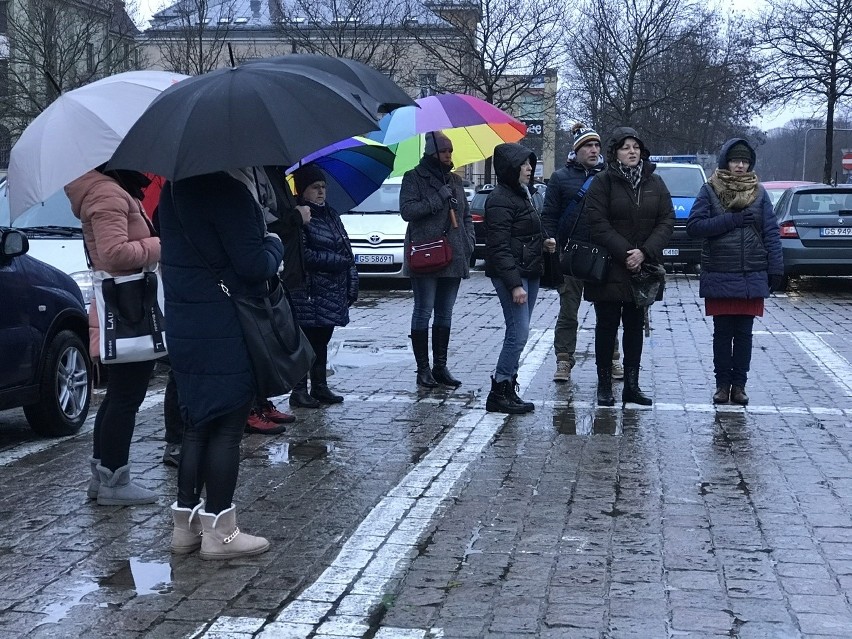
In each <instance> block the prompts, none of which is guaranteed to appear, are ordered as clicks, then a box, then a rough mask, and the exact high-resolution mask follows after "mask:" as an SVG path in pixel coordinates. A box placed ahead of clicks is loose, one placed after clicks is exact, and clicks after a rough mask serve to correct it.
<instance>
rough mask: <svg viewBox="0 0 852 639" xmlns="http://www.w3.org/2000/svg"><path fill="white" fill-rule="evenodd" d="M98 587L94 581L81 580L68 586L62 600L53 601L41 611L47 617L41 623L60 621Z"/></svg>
mask: <svg viewBox="0 0 852 639" xmlns="http://www.w3.org/2000/svg"><path fill="white" fill-rule="evenodd" d="M97 589H98V584H96V583H95V582H93V581H81V582H79V583H76V584H74V585H73V586H71V587H70V588H68V590H67V591H66V594H65V597H64V598H63V599H62V601H57V602H56V603H52V604H50V605H49V606H47V608H45V609H44V610H42V611H41V612H42V614H44V615H45V619H44V621H42V622H41V623H42V624H46V623H59V622H60V621H62V620H63V619H65V617H67V616H68V613H69V612H71V609H72V608H73V607H74V606H77V605H79V604H80V601H81V600H82V599H83V597H85V596H86V595H88V594H89V593H90V592H94V591H96V590H97Z"/></svg>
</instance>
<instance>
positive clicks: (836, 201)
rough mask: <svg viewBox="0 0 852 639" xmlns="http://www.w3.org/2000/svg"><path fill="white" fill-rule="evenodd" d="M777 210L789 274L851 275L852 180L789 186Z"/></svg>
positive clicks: (785, 269)
mask: <svg viewBox="0 0 852 639" xmlns="http://www.w3.org/2000/svg"><path fill="white" fill-rule="evenodd" d="M775 214H776V216H777V217H778V225H779V227H780V230H781V248H782V250H783V252H784V274H785V275H786V276H788V277H789V276H791V275H852V184H843V185H840V186H829V185H827V184H812V185H808V186H796V187H793V188H790V189H787V190H786V191H784V193H783V195H782V196H781V199H780V200H778V204H777V205H776V207H775Z"/></svg>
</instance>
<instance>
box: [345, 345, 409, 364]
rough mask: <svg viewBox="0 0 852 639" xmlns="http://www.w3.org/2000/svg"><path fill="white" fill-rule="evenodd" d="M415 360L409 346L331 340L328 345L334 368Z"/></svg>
mask: <svg viewBox="0 0 852 639" xmlns="http://www.w3.org/2000/svg"><path fill="white" fill-rule="evenodd" d="M413 358H414V356H413V355H412V354H411V350H410V349H409V347H408V344H404V345H397V346H381V345H378V344H376V343H375V342H374V341H373V340H369V341H367V340H365V341H361V340H331V342H330V343H329V345H328V361H329V364H330V365H331V366H332V367H334V368H337V367H340V368H361V367H364V366H387V365H388V364H395V363H398V362H404V361H410V360H413Z"/></svg>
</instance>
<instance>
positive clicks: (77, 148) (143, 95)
mask: <svg viewBox="0 0 852 639" xmlns="http://www.w3.org/2000/svg"><path fill="white" fill-rule="evenodd" d="M187 77H188V76H185V75H181V74H179V73H170V72H167V71H128V72H126V73H119V74H117V75H112V76H109V77H107V78H103V79H101V80H97V81H96V82H92V83H91V84H87V85H85V86H82V87H80V88H79V89H74V90H73V91H69V92H68V93H63V94H62V95H61V96H59V98H57V99H56V100H55V101H54V102H53V103H52V104H51V105H50V106H49V107H47V108H46V109H45V110H44V111H42V113H41V114H40V115H39V116H38V117H37V118H36V119H35V120H33V121H32V122H31V123H30V125H29V126H28V127H27V128H26V129H25V130H24V132H23V133H22V134H21V137H20V138H19V139H18V141H17V142H16V143H15V145H14V146H13V147H12V151H11V155H10V158H9V174H8V182H9V209H10V214H11V219H12V220H14V219H15V218H16V217H18V216H19V215H21V214H22V213H23V212H24V211H26V210H27V209H29V208H30V207H32V206H33V205H35V204H38V203H39V202H43V201H45V200H46V199H47V198H49V197H50V196H51V195H53V194H54V193H56V192H57V191H59V190H60V189H61V188H63V187H64V186H65V185H66V184H68V183H69V182H71V181H73V180H75V179H77V178H78V177H80V176H81V175H83V174H84V173H86V172H87V171H90V170H92V169H93V168H95V167H96V166H100V165H101V164H103V163H104V162H106V161H107V160H109V159H110V158H111V157H112V154H113V153H114V152H115V149H116V148H117V147H118V145H119V143H120V142H121V141H122V139H124V136H125V135H126V134H127V131H128V130H129V129H130V127H131V126H132V125H133V124H134V123H135V122H136V120H138V119H139V116H140V115H142V113H143V111H145V109H146V108H147V107H148V105H149V104H151V102H152V101H153V100H154V98H156V97H157V96H158V95H160V93H161V92H162V91H163V90H165V89H167V88H169V87H170V86H172V85H173V84H176V83H177V82H180V81H181V80H183V79H185V78H187Z"/></svg>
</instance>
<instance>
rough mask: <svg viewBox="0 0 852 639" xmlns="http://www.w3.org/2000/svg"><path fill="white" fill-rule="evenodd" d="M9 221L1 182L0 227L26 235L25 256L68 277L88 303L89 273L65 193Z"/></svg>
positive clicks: (4, 186)
mask: <svg viewBox="0 0 852 639" xmlns="http://www.w3.org/2000/svg"><path fill="white" fill-rule="evenodd" d="M9 218H10V214H9V185H8V181H7V180H6V179H3V180H2V182H0V226H6V227H9V226H11V227H12V228H16V229H20V230H21V231H23V232H24V233H26V235H27V238H28V239H29V245H30V249H29V256H30V257H34V258H36V259H38V260H41V261H42V262H45V263H47V264H50V265H51V266H55V267H56V268H58V269H59V270H60V271H62V272H63V273H67V274H68V275H70V276H71V279H73V280H74V281H75V282H77V286H79V287H80V290H81V292H82V293H83V299H84V300H85V301H86V303H87V304H88V303H89V300H90V299H91V296H92V293H93V288H92V272H91V270H90V269H89V265H88V263H87V262H86V251H85V249H84V248H83V229H82V228H81V224H80V220H78V219H77V218H76V217H74V214H73V213H72V212H71V202H70V201H69V200H68V197H67V196H66V195H65V192H64V191H58V192H56V193H54V194H53V195H52V196H50V197H49V198H48V199H47V200H46V201H45V202H42V203H40V204H36V205H35V206H33V207H31V208H30V209H28V210H26V211H24V213H23V214H22V215H20V216H19V217H17V218H15V221H14V222H11V223H10V219H9Z"/></svg>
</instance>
